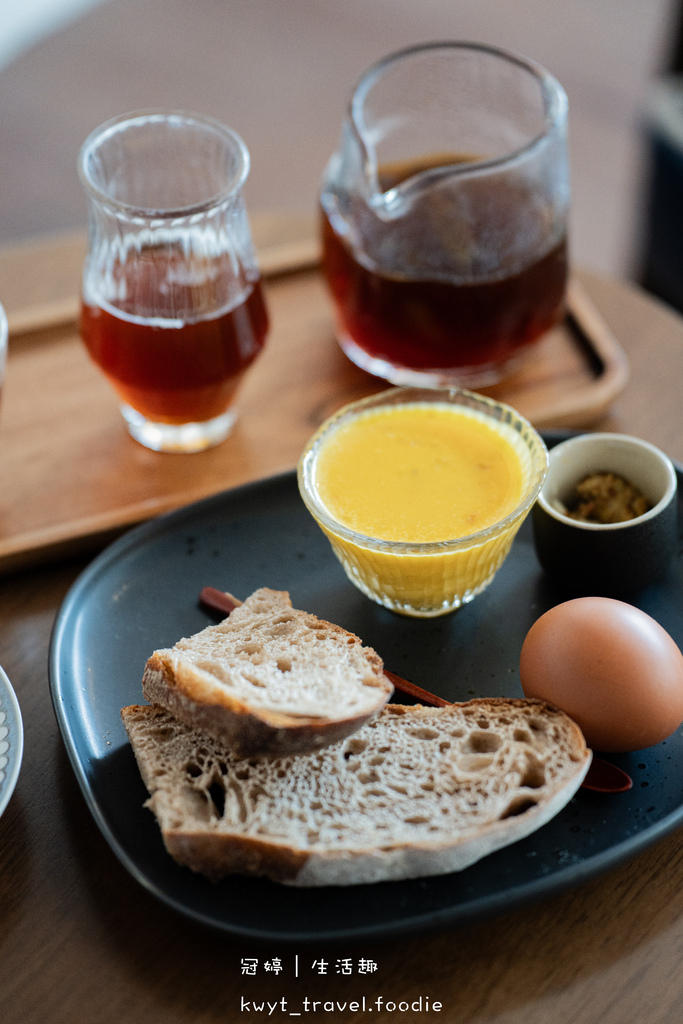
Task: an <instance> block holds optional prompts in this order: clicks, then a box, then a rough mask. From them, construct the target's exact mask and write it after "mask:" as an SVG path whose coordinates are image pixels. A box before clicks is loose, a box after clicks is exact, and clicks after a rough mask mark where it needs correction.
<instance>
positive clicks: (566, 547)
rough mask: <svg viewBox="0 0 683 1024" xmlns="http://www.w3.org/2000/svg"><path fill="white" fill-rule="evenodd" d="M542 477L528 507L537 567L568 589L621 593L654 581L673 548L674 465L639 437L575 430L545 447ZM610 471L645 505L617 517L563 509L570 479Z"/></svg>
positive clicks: (567, 500)
mask: <svg viewBox="0 0 683 1024" xmlns="http://www.w3.org/2000/svg"><path fill="white" fill-rule="evenodd" d="M549 457H550V465H549V469H548V475H547V477H546V479H545V482H544V485H543V487H542V489H541V492H540V494H539V497H538V500H537V502H536V505H535V506H534V509H533V511H532V523H533V534H534V543H535V546H536V553H537V555H538V558H539V561H540V563H541V565H542V567H543V568H544V569H545V571H546V572H547V573H548V574H550V575H551V576H552V577H553V578H554V579H556V580H557V581H558V582H560V583H562V584H564V585H567V586H568V587H569V588H570V589H571V590H572V591H573V592H577V593H581V594H592V595H599V596H609V597H623V596H626V595H628V594H631V593H634V592H635V591H637V590H640V589H642V588H643V587H646V586H649V585H650V584H651V583H655V582H656V581H657V580H659V579H661V578H662V577H663V576H664V575H665V574H666V572H667V569H668V568H669V566H670V563H671V559H672V557H673V555H674V552H675V551H676V549H677V546H678V502H677V493H676V492H677V478H676V471H675V469H674V466H673V464H672V462H671V460H670V459H669V458H668V457H667V456H666V455H665V454H664V453H663V452H661V451H660V450H659V449H658V448H656V447H655V446H654V445H652V444H650V443H649V442H647V441H642V440H641V439H640V438H637V437H629V436H627V435H624V434H608V433H596V434H580V435H577V436H576V437H571V438H568V439H567V440H566V441H562V442H560V444H558V445H556V446H555V447H554V448H551V450H550V453H549ZM599 472H611V473H615V474H617V475H619V476H621V477H623V478H625V479H626V480H628V481H629V482H630V483H631V484H633V485H634V487H636V488H638V490H640V491H641V493H642V494H643V495H644V497H645V498H646V499H647V501H648V503H649V504H650V506H651V507H650V509H649V511H647V512H645V513H644V514H643V515H641V516H638V517H637V518H635V519H630V520H627V521H626V522H620V523H594V522H582V521H579V520H576V519H573V518H571V517H570V516H569V515H568V514H567V506H568V504H569V503H570V502H571V499H572V494H573V492H574V489H575V487H576V485H577V483H578V482H579V481H580V480H582V479H583V478H584V477H585V476H587V475H588V474H590V473H599Z"/></svg>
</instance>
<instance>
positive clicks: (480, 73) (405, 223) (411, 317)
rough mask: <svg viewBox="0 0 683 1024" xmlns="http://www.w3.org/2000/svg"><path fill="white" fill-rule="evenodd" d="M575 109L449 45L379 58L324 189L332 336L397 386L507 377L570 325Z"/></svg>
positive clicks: (493, 60)
mask: <svg viewBox="0 0 683 1024" xmlns="http://www.w3.org/2000/svg"><path fill="white" fill-rule="evenodd" d="M569 200H570V190H569V170H568V158H567V98H566V95H565V92H564V90H563V89H562V87H561V86H560V84H559V83H558V82H557V81H556V80H555V78H553V76H552V75H550V74H549V73H548V72H547V71H545V70H544V69H543V68H542V67H540V66H539V65H538V64H535V63H534V62H532V61H530V60H526V59H525V58H523V57H520V56H517V55H515V54H512V53H507V52H504V51H501V50H498V49H494V48H492V47H489V46H481V45H476V44H469V43H458V42H445V43H434V44H428V45H423V46H416V47H413V48H410V49H408V50H403V51H401V52H399V53H395V54H393V55H391V56H389V57H387V58H386V59H384V60H382V61H380V62H379V63H378V64H376V65H375V66H374V67H372V68H370V70H369V71H367V72H366V73H365V75H363V77H362V78H361V80H360V82H359V84H358V86H357V88H356V90H355V92H354V93H353V96H352V98H351V101H350V104H349V108H348V113H347V117H346V119H345V121H344V124H343V127H342V133H341V139H340V144H339V148H338V150H337V152H335V153H334V155H333V156H332V158H331V160H330V162H329V164H328V166H327V168H326V171H325V174H324V176H323V183H322V189H321V212H322V239H323V269H324V274H325V278H326V281H327V284H328V286H329V289H330V292H331V296H332V299H333V304H334V308H335V316H336V326H337V337H338V340H339V342H340V344H341V347H342V349H343V350H344V352H345V353H346V354H347V355H348V356H349V358H350V359H351V360H353V362H355V363H357V364H358V365H359V366H361V367H362V368H363V369H365V370H368V371H369V372H370V373H373V374H375V375H377V376H379V377H383V378H385V379H386V380H389V381H391V382H392V383H394V384H407V385H416V386H422V387H448V386H451V385H456V384H460V385H464V386H467V387H479V386H487V385H491V384H495V383H497V382H499V381H500V380H502V379H504V378H505V377H506V376H507V375H508V374H509V373H510V372H512V370H513V369H515V368H516V366H517V364H518V363H519V362H520V361H521V359H522V358H523V356H524V355H525V353H527V352H528V351H530V350H531V349H532V347H533V345H534V343H535V342H537V341H538V340H539V339H540V338H541V336H542V335H543V334H544V333H545V332H546V331H547V330H548V329H549V328H550V327H552V326H553V325H554V324H555V323H556V322H557V321H558V320H559V318H560V317H561V316H562V313H563V304H564V296H565V290H566V282H567V217H568V212H569Z"/></svg>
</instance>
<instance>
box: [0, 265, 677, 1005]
mask: <svg viewBox="0 0 683 1024" xmlns="http://www.w3.org/2000/svg"><path fill="white" fill-rule="evenodd" d="M582 277H583V282H584V284H585V286H586V288H587V290H588V292H589V293H590V295H591V296H592V297H593V299H594V301H595V303H596V305H597V307H598V308H599V310H600V311H601V312H602V314H603V316H604V318H605V320H606V321H607V323H608V325H609V326H610V327H611V328H612V330H613V331H614V333H615V335H616V336H617V338H618V339H619V340H620V342H621V343H622V345H623V347H624V349H625V350H626V352H627V354H628V356H629V359H630V362H631V381H630V383H629V385H628V386H627V388H626V390H625V391H624V392H623V393H622V395H621V396H620V397H619V398H618V399H617V400H616V401H615V403H614V405H613V407H612V408H611V410H610V412H609V414H608V415H607V417H606V418H605V419H604V420H603V421H602V422H601V423H600V424H598V425H599V426H600V427H601V428H604V429H614V430H618V431H624V432H628V433H633V434H636V435H639V436H641V437H643V438H646V439H648V440H650V441H652V442H654V443H656V444H659V445H660V446H662V447H663V448H664V449H665V450H666V451H667V452H669V453H670V455H672V456H673V457H675V458H677V459H679V460H683V413H682V412H681V408H682V407H681V395H682V394H683V321H682V320H680V319H679V318H678V317H677V316H675V315H673V314H672V313H670V312H669V311H667V310H666V309H665V308H664V307H662V306H660V305H658V304H656V303H655V302H653V301H652V300H650V299H649V298H647V297H646V296H645V295H643V294H642V293H639V292H638V291H637V290H635V289H634V288H632V287H630V286H626V285H623V284H620V283H617V282H614V281H608V280H604V279H599V278H596V277H595V276H593V275H582ZM278 287H279V285H278V281H277V279H275V280H272V281H270V282H269V283H268V294H269V298H270V299H271V301H272V308H273V310H274V311H277V309H278V292H277V289H278ZM281 358H282V374H283V376H282V387H286V388H288V389H289V391H290V394H291V401H290V402H289V405H288V407H289V408H290V410H291V416H290V417H289V418H287V417H285V419H284V420H283V422H281V423H280V424H279V426H278V431H277V438H275V437H274V438H273V447H272V448H271V449H270V450H268V451H263V450H262V446H261V447H259V446H253V447H250V445H249V430H250V428H249V424H248V423H244V424H243V425H242V428H241V429H242V431H243V433H242V435H241V440H240V452H241V455H240V458H239V459H237V460H236V461H235V463H234V467H233V469H232V470H230V469H229V471H228V475H227V476H226V478H225V480H224V481H223V485H224V486H229V485H230V484H231V483H232V482H236V481H237V480H240V481H241V480H244V479H245V478H247V477H252V478H256V477H259V476H263V475H265V474H266V473H270V472H274V471H276V470H277V469H285V468H289V467H291V466H293V465H294V464H295V462H296V459H297V457H298V454H299V451H300V448H301V443H302V436H303V435H304V434H305V433H307V432H309V430H308V428H309V426H310V428H311V429H312V428H313V426H315V424H316V422H319V420H320V419H321V418H322V416H323V415H325V414H326V413H327V412H328V411H329V407H330V405H331V404H333V405H338V404H340V402H341V401H342V400H344V399H345V398H347V397H355V396H356V395H357V394H358V393H359V392H362V391H364V390H367V388H368V380H367V377H366V376H365V375H363V374H361V373H360V371H356V369H355V367H352V366H350V365H349V364H347V363H346V361H345V360H344V359H343V358H342V357H341V356H340V355H339V354H338V353H337V352H336V350H333V349H326V350H324V351H321V352H311V357H310V360H307V361H306V362H300V363H299V364H297V365H296V366H294V367H292V366H288V365H287V357H286V353H285V352H283V353H282V354H281ZM329 360H332V361H333V362H332V364H331V365H330V364H329V362H328V361H329ZM331 367H332V369H334V372H330V370H331ZM274 372H275V371H274V368H273V367H272V365H271V367H270V370H269V374H270V377H269V379H270V380H271V381H272V379H273V374H274ZM321 382H322V383H321ZM257 385H258V378H257V377H256V375H255V376H254V378H253V380H252V381H251V383H250V386H251V387H252V389H253V390H252V393H251V394H252V398H251V408H252V410H253V409H254V408H256V407H257V406H258V401H257V400H256V399H255V398H254V390H257ZM267 401H268V394H267V393H266V394H264V396H263V402H264V403H266V402H267ZM255 402H256V406H255V405H254V403H255ZM131 443H133V442H131ZM226 444H230V441H228V442H226ZM245 453H246V454H245ZM246 455H248V456H249V458H248V459H247V458H246ZM159 458H164V456H159ZM190 458H195V456H190ZM230 465H231V463H228V466H229V467H230ZM231 474H232V475H231ZM74 500H77V496H76V495H74ZM88 557H89V556H88ZM87 560H88V558H87V557H85V556H79V557H78V558H73V559H72V560H68V561H62V562H58V563H56V564H52V565H48V566H43V567H39V568H33V569H30V570H25V571H23V572H20V573H17V574H15V575H13V576H8V577H6V578H4V579H2V580H0V663H1V664H2V665H3V667H4V668H5V670H6V672H7V674H8V675H9V678H10V679H11V680H12V682H13V685H14V687H15V690H16V692H17V695H18V698H19V701H20V704H21V708H22V712H23V718H24V725H25V753H24V761H23V766H22V771H21V775H20V778H19V781H18V784H17V788H16V791H15V793H14V795H13V797H12V798H11V800H10V803H9V805H8V807H7V810H6V811H5V813H4V815H3V817H2V819H0V1020H2V1021H6V1022H7V1024H29V1022H36V1024H37V1022H40V1024H47V1022H49V1024H62V1022H64V1024H67V1022H68V1024H100V1022H101V1024H104V1022H107V1024H109V1022H113V1021H120V1022H145V1024H174V1022H182V1024H202V1022H218V1021H221V1022H223V1021H226V1022H227V1021H237V1020H245V1021H246V1020H250V1019H252V1018H264V1017H266V1016H270V1018H271V1019H276V1020H284V1019H285V1018H287V1017H289V1016H291V1015H292V1013H293V1012H295V1011H301V1015H302V1017H304V1018H305V1017H306V1016H308V1017H309V1019H315V1020H323V1019H324V1020H331V1021H335V1022H338V1024H347V1022H351V1021H356V1020H358V1019H359V1018H360V1017H361V1016H363V1014H362V1011H361V1010H360V1009H359V1010H354V1009H353V1007H352V1006H350V1005H349V1004H350V1003H351V1002H352V1001H353V1000H357V999H360V998H361V997H362V996H365V997H366V1007H367V1010H366V1012H370V1010H372V1013H373V1016H372V1017H371V1018H370V1020H371V1021H374V1022H375V1024H380V1022H387V1021H393V1020H396V1019H411V1020H420V1021H422V1020H424V1021H444V1020H447V1021H449V1022H467V1024H475V1022H476V1024H493V1022H496V1024H522V1022H523V1024H549V1022H552V1024H570V1022H571V1024H593V1022H596V1024H597V1022H600V1024H630V1022H638V1024H640V1022H642V1024H645V1022H647V1024H658V1022H662V1024H663V1022H665V1021H666V1022H671V1021H674V1020H678V1019H680V1005H681V998H682V997H683V965H682V962H681V957H682V949H683V853H682V845H681V834H680V832H677V833H674V834H673V835H670V836H669V837H668V838H666V839H664V840H663V841H661V842H659V843H658V844H657V845H655V846H654V847H653V848H651V849H649V850H648V851H647V852H645V853H643V854H642V855H640V856H638V857H637V858H636V859H634V860H632V861H631V862H629V863H627V864H624V865H623V866H621V867H619V868H617V869H616V870H613V871H611V872H609V873H608V874H606V875H604V876H602V877H600V878H598V879H596V880H594V881H591V882H590V883H587V884H584V885H582V886H581V887H580V888H578V889H575V890H573V891H570V892H567V893H565V894H564V895H561V896H558V897H555V898H552V899H546V900H545V901H544V902H542V903H538V904H535V905H532V906H529V907H527V908H525V909H522V910H518V911H515V912H511V913H509V914H508V915H505V916H502V917H499V918H497V919H495V920H489V921H486V922H481V923H476V924H473V925H471V926H466V927H461V928H458V929H456V930H452V931H450V932H447V933H445V934H444V933H442V934H435V935H430V936H426V937H425V936H419V937H415V938H402V939H401V940H400V941H398V940H397V941H389V942H385V943H381V944H380V943H376V942H366V943H360V944H358V945H354V946H350V945H344V946H342V947H329V946H325V947H320V948H307V949H305V950H304V949H302V950H298V951H297V950H291V949H283V948H281V947H279V946H277V945H267V946H261V945H258V944H256V943H251V942H244V941H234V940H231V939H230V938H229V937H226V936H224V935H222V934H215V933H213V932H211V931H208V930H204V929H203V928H202V927H200V926H197V925H195V924H192V923H190V922H189V921H187V920H185V919H184V918H182V917H179V916H177V915H176V914H174V913H173V912H172V911H171V910H169V909H167V908H166V907H165V906H163V905H161V904H159V903H158V902H156V901H155V899H154V898H153V897H152V896H150V895H149V894H148V893H147V892H146V891H145V890H143V889H142V888H141V887H140V886H139V885H138V884H137V882H135V881H134V880H133V878H132V877H130V876H129V875H128V874H127V872H126V871H125V870H124V868H123V867H122V866H121V865H120V864H119V862H118V861H117V859H116V858H115V856H114V855H113V853H112V852H111V851H110V849H109V847H108V846H107V844H106V842H105V840H104V839H103V837H102V836H101V834H100V832H99V831H98V828H97V826H96V825H95V823H94V821H93V819H92V818H91V816H90V813H89V812H88V810H87V808H86V805H85V802H84V799H83V797H82V795H81V792H80V790H79V787H78V784H77V782H76V779H75V777H74V775H73V773H72V770H71V767H70V764H69V762H68V759H67V756H66V753H65V750H64V747H63V744H62V741H61V737H60V735H59V732H58V729H57V724H56V721H55V717H54V714H53V711H52V706H51V701H50V694H49V690H48V680H47V659H48V646H49V640H50V630H51V627H52V623H53V620H54V617H55V614H56V612H57V610H58V608H59V605H60V602H61V601H62V599H63V598H64V596H65V594H66V592H67V590H68V588H69V586H70V585H71V583H72V582H73V581H74V579H75V578H76V577H77V575H78V573H79V572H80V571H81V570H82V569H83V567H84V566H85V565H86V564H87ZM681 785H682V787H683V780H682V783H681ZM297 952H298V953H299V954H300V955H301V960H302V963H303V962H304V961H305V962H306V964H309V963H312V961H313V960H314V959H315V960H320V959H325V960H327V962H328V964H329V967H328V973H327V974H325V975H322V974H317V973H315V972H313V971H312V970H308V973H307V974H306V976H305V977H303V976H300V977H299V978H294V977H293V974H292V969H291V957H292V956H293V954H295V953H297ZM243 958H254V959H257V960H258V961H259V963H260V965H261V970H260V973H259V976H258V977H250V976H245V975H243V974H242V973H241V972H242V966H241V964H242V959H243ZM274 958H280V959H282V961H283V965H284V968H285V969H284V970H283V972H282V973H281V974H276V973H275V972H274V971H271V972H267V971H265V969H264V968H263V963H264V961H265V960H269V961H271V963H272V962H273V960H274ZM346 959H351V960H352V961H353V964H354V973H353V976H349V975H345V974H343V973H337V969H336V968H337V966H341V963H342V962H343V961H344V960H346ZM361 960H362V961H364V962H365V963H366V965H367V964H371V965H375V966H376V969H375V970H369V971H367V972H363V973H359V971H358V969H357V965H358V963H359V961H361ZM380 996H381V997H383V999H384V1001H385V1003H384V1005H386V1002H387V1001H389V1005H390V1008H389V1009H388V1010H387V1009H386V1008H384V1009H380V1008H379V1007H378V1004H377V1003H376V1002H374V1000H376V999H377V998H378V997H380ZM420 998H422V1000H423V1001H422V1004H420V1003H419V1000H420ZM241 999H246V1000H247V1006H242V1004H241ZM254 999H256V1001H257V1003H258V1002H259V1001H261V1002H263V1001H264V1000H265V1001H266V1003H265V1005H264V1008H263V1010H262V1011H260V1012H258V1011H257V1010H256V1008H255V1007H254V1005H253V1003H252V1000H254ZM305 999H309V1000H310V1002H309V1003H308V1004H305V1003H304V1000H305ZM427 999H428V1000H429V1006H430V1009H429V1010H427V1009H426V1006H427ZM282 1000H285V1001H286V1002H282ZM313 1000H317V1001H319V1004H320V1005H319V1006H318V1007H316V1009H315V1010H314V1009H313ZM324 1001H328V1002H329V1001H335V1004H338V1005H335V1006H334V1008H331V1007H330V1006H329V1005H328V1006H327V1009H325V1008H324V1007H323V1005H322V1003H323V1002H324ZM392 1001H393V1003H394V1004H395V1007H396V1009H394V1010H392V1009H391V1002H392ZM401 1002H403V1004H404V1005H405V1003H406V1002H407V1003H408V1004H409V1005H410V1006H411V1007H412V1006H413V1004H415V1005H414V1008H412V1009H411V1010H410V1011H408V1012H406V1013H402V1012H400V1011H399V1010H398V1006H399V1003H401ZM268 1003H270V1007H272V1010H271V1012H270V1013H269V1005H268ZM276 1003H277V1006H275V1004H276ZM434 1004H441V1006H440V1007H437V1008H435V1007H434ZM306 1006H307V1008H306ZM420 1006H421V1009H420Z"/></svg>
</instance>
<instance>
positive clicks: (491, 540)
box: [298, 388, 548, 617]
mask: <svg viewBox="0 0 683 1024" xmlns="http://www.w3.org/2000/svg"><path fill="white" fill-rule="evenodd" d="M424 403H430V404H431V403H439V404H441V405H447V406H458V407H460V408H461V409H462V410H463V411H464V412H466V413H467V414H468V415H472V416H474V417H476V418H479V419H482V420H484V421H485V422H486V423H488V424H490V425H491V426H493V427H494V428H495V430H496V432H497V433H499V434H500V435H501V437H503V438H504V439H505V440H507V441H508V442H509V443H510V444H511V445H512V447H513V448H514V450H515V452H516V453H517V455H518V457H519V461H520V465H521V468H522V479H523V486H522V495H521V498H520V500H519V502H518V504H517V506H516V507H515V508H514V509H513V510H512V511H511V512H510V513H509V514H508V515H506V516H505V517H504V518H503V519H501V520H500V521H499V522H496V523H493V524H492V525H490V526H488V527H487V528H486V529H483V530H480V531H479V532H477V533H472V534H469V535H467V536H462V537H455V538H452V539H450V540H443V541H429V542H425V543H408V542H404V541H393V540H382V539H378V538H376V537H368V536H365V535H364V534H362V533H358V532H357V531H355V530H353V529H351V528H349V527H348V526H346V525H345V524H343V523H341V522H339V521H338V520H337V519H335V517H334V516H333V515H331V513H330V511H329V510H328V509H327V508H326V507H325V505H324V504H323V502H322V500H321V498H320V495H319V493H318V487H317V481H316V465H317V459H318V456H319V453H320V452H321V450H322V448H323V447H324V445H325V444H326V442H327V441H328V440H329V438H330V436H331V435H332V434H333V432H334V431H335V430H337V429H338V428H339V427H341V426H343V425H344V424H345V423H347V422H348V421H349V420H350V419H351V418H355V417H358V416H362V415H364V414H365V413H367V412H370V411H372V410H375V409H381V408H383V407H386V406H390V405H393V406H399V405H413V404H424ZM547 469H548V452H547V450H546V447H545V445H544V443H543V441H542V439H541V437H540V436H539V435H538V434H537V433H536V431H535V430H534V428H533V427H532V426H531V424H530V423H528V422H527V420H525V419H524V418H523V417H522V416H520V415H519V413H517V412H516V411H515V410H514V409H512V408H511V407H510V406H508V405H505V404H504V403H502V402H496V401H493V400H492V399H489V398H486V397H484V396H483V395H478V394H476V393H474V392H471V391H466V390H464V389H458V388H449V389H445V390H438V389H422V388H392V389H390V390H388V391H384V392H381V393H380V394H379V395H373V396H371V397H370V398H366V399H363V400H361V401H359V402H353V403H351V404H350V405H346V406H344V408H342V409H340V410H339V411H338V412H337V413H335V414H334V415H333V416H331V417H330V418H329V419H328V420H326V421H325V422H324V423H323V424H322V426H321V427H320V428H319V429H318V431H317V432H316V433H315V434H314V436H313V437H312V438H311V439H310V441H309V442H308V444H307V446H306V448H305V450H304V452H303V455H302V456H301V459H300V461H299V466H298V482H299V490H300V493H301V496H302V498H303V500H304V502H305V504H306V506H307V508H308V510H309V512H310V513H311V515H312V516H313V518H314V519H315V520H316V522H317V523H318V525H319V526H320V528H321V529H322V530H323V531H324V533H325V534H326V535H327V537H328V538H329V541H330V543H331V545H332V549H333V551H334V553H335V555H336V556H337V558H338V559H339V561H340V562H341V564H342V566H343V567H344V570H345V572H346V574H347V576H348V577H349V579H350V580H351V582H352V583H354V584H355V585H356V586H357V587H358V588H359V589H360V590H362V591H363V593H364V594H366V595H367V596H368V597H369V598H371V599H372V600H373V601H377V602H378V603H379V604H381V605H384V607H386V608H390V609H391V610H392V611H395V612H398V613H400V614H403V615H410V616H415V617H434V616H437V615H445V614H447V613H448V612H451V611H453V610H454V609H456V608H459V607H460V606H461V605H463V604H466V603H467V602H468V601H471V600H472V599H473V598H474V597H475V596H476V595H477V594H479V593H481V591H482V590H483V589H484V588H485V587H487V586H488V585H489V583H490V582H491V580H492V579H493V577H494V576H495V574H496V572H497V571H498V569H499V568H500V566H501V565H502V563H503V561H504V559H505V557H506V555H507V554H508V551H509V550H510V546H511V544H512V541H513V540H514V537H515V534H516V533H517V530H518V529H519V527H520V526H521V524H522V522H523V521H524V519H525V517H526V516H527V514H528V512H529V510H530V509H531V507H532V505H533V503H534V502H535V501H536V498H537V496H538V493H539V491H540V489H541V486H542V484H543V481H544V479H545V475H546V473H547Z"/></svg>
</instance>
